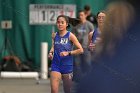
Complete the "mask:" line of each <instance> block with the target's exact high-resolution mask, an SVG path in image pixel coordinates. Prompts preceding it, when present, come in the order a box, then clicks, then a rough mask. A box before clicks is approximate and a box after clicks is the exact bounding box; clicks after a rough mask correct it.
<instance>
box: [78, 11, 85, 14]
mask: <svg viewBox="0 0 140 93" xmlns="http://www.w3.org/2000/svg"><path fill="white" fill-rule="evenodd" d="M81 12H84V14H86V11H85V10H79V11H78V13H81Z"/></svg>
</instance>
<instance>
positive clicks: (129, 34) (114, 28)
mask: <svg viewBox="0 0 140 93" xmlns="http://www.w3.org/2000/svg"><path fill="white" fill-rule="evenodd" d="M126 1H128V2H126ZM137 2H138V0H125V1H115V2H112V3H110V4H109V5H108V6H107V10H106V18H105V23H104V29H103V32H102V33H101V38H102V42H101V43H100V44H99V45H98V44H97V47H96V49H95V51H96V56H95V57H94V61H93V62H92V63H93V68H92V70H91V72H90V73H89V74H88V75H86V76H85V77H84V78H83V79H82V80H81V82H80V84H79V87H78V89H77V92H76V93H140V48H139V46H140V19H139V16H140V12H139V10H140V7H139V3H137ZM98 46H102V47H100V48H99V47H98Z"/></svg>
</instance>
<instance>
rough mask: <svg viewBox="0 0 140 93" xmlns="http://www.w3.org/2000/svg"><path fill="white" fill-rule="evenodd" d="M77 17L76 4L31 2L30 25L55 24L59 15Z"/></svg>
mask: <svg viewBox="0 0 140 93" xmlns="http://www.w3.org/2000/svg"><path fill="white" fill-rule="evenodd" d="M59 15H66V16H69V17H72V18H75V17H76V5H72V4H31V5H30V6H29V23H30V25H45V24H55V23H56V19H57V16H59Z"/></svg>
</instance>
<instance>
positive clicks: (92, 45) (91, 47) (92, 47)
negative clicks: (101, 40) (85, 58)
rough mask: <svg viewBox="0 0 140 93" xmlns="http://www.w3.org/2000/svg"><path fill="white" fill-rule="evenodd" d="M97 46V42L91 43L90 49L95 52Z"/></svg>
mask: <svg viewBox="0 0 140 93" xmlns="http://www.w3.org/2000/svg"><path fill="white" fill-rule="evenodd" d="M95 46H96V45H95V44H93V43H90V45H89V50H90V51H92V52H93V51H94V50H95Z"/></svg>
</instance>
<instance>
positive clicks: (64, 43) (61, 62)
mask: <svg viewBox="0 0 140 93" xmlns="http://www.w3.org/2000/svg"><path fill="white" fill-rule="evenodd" d="M69 36H70V32H69V31H67V33H66V34H65V35H64V36H63V37H61V36H60V35H59V33H58V32H57V33H56V36H55V38H54V56H53V60H52V65H51V71H57V72H60V73H62V74H68V73H71V72H73V57H72V56H71V55H68V56H60V53H61V52H64V51H72V49H73V43H72V42H71V41H70V40H69Z"/></svg>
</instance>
